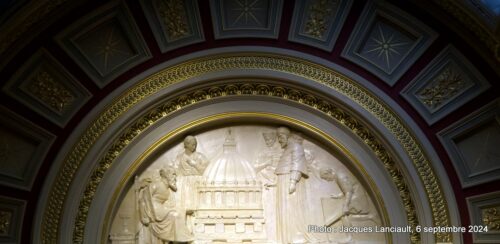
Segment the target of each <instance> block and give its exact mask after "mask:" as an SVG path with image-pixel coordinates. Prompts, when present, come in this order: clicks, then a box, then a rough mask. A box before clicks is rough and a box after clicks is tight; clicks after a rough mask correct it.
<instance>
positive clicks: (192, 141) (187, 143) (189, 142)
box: [184, 136, 198, 153]
mask: <svg viewBox="0 0 500 244" xmlns="http://www.w3.org/2000/svg"><path fill="white" fill-rule="evenodd" d="M197 144H198V143H197V142H196V138H195V137H194V136H186V138H184V149H185V150H186V152H189V153H193V152H194V151H196V145H197Z"/></svg>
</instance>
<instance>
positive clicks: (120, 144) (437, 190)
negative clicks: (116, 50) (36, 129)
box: [41, 54, 452, 243]
mask: <svg viewBox="0 0 500 244" xmlns="http://www.w3.org/2000/svg"><path fill="white" fill-rule="evenodd" d="M231 69H234V70H237V69H257V70H273V71H278V72H284V73H290V74H294V75H298V76H301V77H304V78H306V79H309V80H312V81H316V82H318V83H321V84H323V85H325V86H328V87H330V88H332V89H334V90H336V91H337V92H339V93H341V94H343V95H345V96H347V97H348V98H349V99H351V100H352V101H354V102H356V103H358V104H359V105H360V106H362V107H363V108H365V109H366V110H367V111H369V112H371V113H372V114H373V115H374V116H375V117H376V118H378V119H379V120H380V121H381V123H382V124H384V125H385V126H386V127H387V128H388V129H389V130H390V132H391V133H392V134H394V136H395V137H396V138H397V140H398V141H399V142H400V143H401V145H402V146H403V148H404V149H405V151H406V152H407V153H408V155H409V157H410V158H411V159H412V161H413V163H414V166H415V168H416V169H417V171H418V173H419V175H420V178H421V179H422V182H423V185H424V186H425V190H426V193H427V195H428V198H429V201H430V206H431V210H432V215H433V224H434V225H435V226H449V225H450V217H449V213H448V209H447V203H446V200H445V197H444V194H443V192H442V189H441V186H440V184H439V180H438V179H437V177H436V174H435V172H434V171H433V169H432V166H431V164H430V162H429V160H428V159H427V157H426V156H425V154H424V153H423V149H422V146H421V145H419V144H418V142H417V140H416V139H415V137H414V136H413V135H412V134H411V133H410V132H409V129H408V128H407V127H406V126H405V125H404V124H403V122H402V121H401V120H400V119H399V118H398V117H397V116H396V114H394V112H392V111H391V110H390V108H389V107H387V106H386V105H385V104H383V102H382V101H380V100H379V99H378V98H376V97H375V96H373V95H371V94H370V93H369V92H368V91H367V90H366V89H364V88H363V87H361V86H359V85H357V84H356V82H354V81H352V80H350V79H348V78H347V77H344V76H342V75H340V74H338V73H336V72H334V71H332V70H331V69H328V68H326V67H323V66H320V65H316V64H313V63H310V62H306V61H303V60H299V59H295V58H291V57H285V56H275V55H257V54H253V55H252V54H246V55H243V54H240V55H239V56H214V57H206V58H201V59H197V60H193V61H191V62H186V63H183V64H180V65H176V66H173V67H170V68H167V69H165V70H163V71H160V72H158V73H156V74H154V75H152V76H150V77H149V78H147V79H145V80H143V81H141V82H140V83H139V84H137V85H136V86H134V87H132V88H131V89H130V90H128V91H127V92H126V93H124V94H123V95H121V96H120V97H119V98H118V99H117V100H116V101H115V102H114V103H113V104H111V105H110V106H109V107H108V108H107V109H106V110H105V111H104V112H103V113H102V114H101V116H99V117H98V118H97V119H96V120H95V121H94V123H93V124H92V125H91V126H90V127H89V128H88V129H87V131H86V132H85V133H84V134H83V136H82V137H81V139H80V140H79V141H78V142H77V143H76V145H75V146H74V147H73V149H72V151H71V152H70V153H69V154H68V155H67V157H66V159H65V161H64V164H63V166H62V168H61V170H60V172H59V174H58V176H57V178H56V180H55V183H54V186H53V188H52V189H51V191H50V193H49V194H50V195H49V202H48V205H47V208H46V210H45V214H44V219H43V223H42V233H41V234H42V242H43V243H57V237H58V231H59V230H58V226H59V223H60V221H61V218H62V205H63V203H64V202H65V200H66V196H67V192H68V190H69V186H70V185H71V182H72V179H73V177H74V175H75V173H76V171H77V170H78V168H79V167H80V164H81V163H82V160H83V158H84V157H85V155H86V153H87V152H88V151H89V150H90V148H91V145H93V144H94V142H95V141H97V140H98V139H99V137H100V135H102V134H103V132H104V131H105V130H106V129H107V128H108V127H109V126H110V125H111V124H112V123H113V122H114V121H115V120H116V119H117V118H118V117H120V116H121V115H122V114H123V113H124V112H125V111H127V110H128V109H129V108H131V107H132V106H134V105H135V104H137V103H138V102H139V101H141V100H142V99H144V98H146V97H148V96H150V95H152V94H154V93H156V92H158V91H159V90H160V89H164V88H165V87H168V86H170V85H172V84H174V83H178V82H181V81H183V80H186V79H189V78H192V77H197V76H200V75H203V74H206V73H211V72H217V71H222V70H231ZM238 90H239V93H241V94H238ZM266 91H267V93H268V95H270V96H275V97H282V98H283V99H289V100H293V101H298V102H301V103H303V104H305V105H308V106H310V107H313V108H316V109H318V110H319V111H322V112H324V113H325V114H327V115H329V116H331V117H332V118H334V119H336V120H338V121H339V122H340V123H342V124H344V125H345V126H347V127H348V128H350V129H351V130H352V131H353V132H354V133H355V134H357V135H358V136H359V137H360V138H361V139H362V140H363V141H364V142H365V143H366V144H367V145H368V146H369V147H370V148H371V149H372V150H373V151H374V152H375V153H376V155H377V156H378V157H379V158H380V159H381V161H382V162H383V163H384V166H385V167H386V169H388V172H389V174H390V175H391V176H392V178H393V179H394V181H395V183H396V187H397V189H398V190H399V191H400V193H401V198H402V201H403V204H404V206H405V210H406V214H407V219H408V222H409V223H410V224H411V225H415V224H417V223H418V219H417V216H416V209H415V206H414V204H413V200H412V197H411V193H410V191H409V188H408V186H407V185H406V183H405V181H404V176H403V174H402V172H401V170H400V169H399V168H398V166H397V164H396V163H395V162H394V159H393V158H392V157H391V155H390V154H389V152H388V151H387V150H386V149H385V148H384V146H383V145H382V144H381V143H380V141H379V139H377V138H376V137H375V136H374V135H372V134H371V133H370V132H369V130H367V129H366V128H365V126H364V125H363V124H362V123H361V122H359V121H358V120H357V119H356V118H355V117H354V116H352V115H350V114H348V113H347V112H345V111H342V110H341V109H340V108H337V107H336V106H332V104H331V103H329V102H327V101H321V100H318V99H317V98H315V97H314V96H305V95H306V94H305V93H304V91H298V90H297V92H295V91H294V92H291V91H289V90H287V89H286V88H279V89H278V88H273V89H272V90H269V89H267V88H259V89H257V88H256V87H255V88H250V87H248V86H241V87H240V88H234V87H232V88H231V87H224V89H222V88H221V87H215V88H212V89H208V90H204V92H201V93H200V92H198V93H196V94H195V93H193V94H192V95H191V97H189V96H180V97H177V98H175V100H173V101H170V102H167V103H165V104H162V105H161V106H160V107H158V108H155V109H154V110H152V111H151V112H149V113H147V114H145V116H144V117H143V118H141V119H139V120H138V121H136V123H135V124H133V125H132V126H131V127H130V128H128V129H126V131H125V132H124V133H123V134H122V135H121V136H120V137H119V139H118V140H117V141H115V143H113V144H112V146H111V147H110V148H109V149H108V151H107V153H106V154H105V156H104V157H103V158H102V159H101V160H100V161H99V164H98V166H97V168H96V169H95V170H94V172H93V174H92V176H91V179H90V181H89V182H88V185H87V187H86V189H85V194H84V196H83V198H82V199H81V201H80V206H79V211H78V214H77V220H76V225H75V228H74V233H73V240H74V242H75V243H82V242H83V233H84V226H85V221H86V214H87V213H88V208H89V206H90V204H91V201H92V198H93V194H92V193H93V192H95V190H96V189H97V186H98V184H99V182H100V181H101V180H102V178H103V176H104V172H105V171H106V170H107V169H108V168H109V167H110V166H111V163H112V162H113V160H114V159H115V158H116V157H117V156H118V155H119V154H120V152H121V151H122V150H123V149H124V148H125V147H126V146H127V144H128V143H130V141H132V140H133V139H134V138H135V137H136V136H137V135H139V134H140V133H141V131H142V130H144V129H145V128H147V127H148V126H150V125H152V124H153V123H154V122H155V121H156V120H158V119H160V118H161V117H164V116H167V115H168V114H169V113H171V112H173V111H175V110H178V109H181V108H182V107H184V106H187V105H190V104H193V103H196V102H199V101H204V100H206V99H212V98H216V97H220V96H227V94H228V93H229V94H232V93H234V92H236V96H239V95H247V93H249V92H250V93H251V94H252V95H258V94H259V93H264V94H265V93H266ZM269 91H272V92H269ZM269 93H270V94H269ZM248 95H250V94H248ZM419 240H420V235H419V234H418V233H413V234H411V241H412V242H414V243H418V242H419ZM436 241H437V242H451V241H452V236H451V234H450V233H437V234H436Z"/></svg>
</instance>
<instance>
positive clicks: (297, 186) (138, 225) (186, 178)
mask: <svg viewBox="0 0 500 244" xmlns="http://www.w3.org/2000/svg"><path fill="white" fill-rule="evenodd" d="M381 224H382V223H381V219H380V215H379V213H378V212H377V210H376V207H375V206H374V203H373V202H372V200H371V198H370V197H368V194H367V192H366V190H365V188H364V187H363V186H362V184H361V182H360V181H359V180H358V179H357V178H356V177H355V176H354V175H353V174H352V173H351V172H350V171H349V170H348V169H347V168H346V167H345V166H344V165H343V163H342V162H341V161H339V159H337V158H336V156H335V155H333V154H331V153H330V152H328V151H327V150H326V149H325V148H324V147H322V146H321V145H319V144H317V142H314V141H311V140H309V139H308V138H307V137H304V136H303V135H302V134H300V133H296V132H295V131H293V130H290V129H289V128H287V127H279V126H278V127H274V126H262V125H239V126H231V127H224V128H218V129H212V130H209V131H205V132H202V133H199V134H196V135H189V136H185V137H184V139H183V140H182V141H180V142H178V143H177V144H175V145H172V146H171V147H169V148H167V149H166V150H165V152H164V153H162V154H160V155H159V156H157V157H156V159H155V160H154V161H153V162H152V163H151V164H150V165H149V166H148V167H147V168H145V169H143V170H142V171H141V172H138V174H137V175H136V176H135V180H134V183H133V186H132V187H131V188H130V189H128V190H127V191H126V193H125V195H124V198H123V200H122V202H121V203H120V204H119V207H118V210H117V213H116V215H115V217H114V220H113V224H112V227H111V233H110V240H111V243H121V242H120V241H129V242H131V243H150V242H154V241H166V240H169V241H178V242H194V243H211V242H228V243H238V242H252V243H299V242H300V241H302V242H300V243H303V242H307V243H327V242H328V243H331V242H333V241H338V242H342V241H344V242H345V243H357V242H362V243H385V242H386V240H385V235H384V234H383V233H339V232H337V233H334V231H330V233H321V232H322V231H321V230H320V228H331V229H330V230H333V229H335V230H336V229H337V228H339V227H340V226H355V227H371V228H375V226H380V225H381ZM323 232H324V231H323Z"/></svg>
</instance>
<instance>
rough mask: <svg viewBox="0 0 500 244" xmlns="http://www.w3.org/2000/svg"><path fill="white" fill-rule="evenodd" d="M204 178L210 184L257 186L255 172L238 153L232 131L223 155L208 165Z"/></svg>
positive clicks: (228, 134)
mask: <svg viewBox="0 0 500 244" xmlns="http://www.w3.org/2000/svg"><path fill="white" fill-rule="evenodd" d="M203 176H204V178H205V180H206V183H208V184H215V185H228V184H234V185H242V184H243V185H248V184H256V176H255V171H254V169H253V167H252V165H250V163H249V162H248V161H247V160H246V159H244V158H242V157H241V156H240V154H239V153H238V151H237V149H236V141H235V138H234V135H233V134H232V132H231V129H229V130H228V132H227V136H226V139H225V141H224V145H223V151H222V153H221V154H220V155H219V156H218V157H216V158H215V159H214V160H213V161H212V162H211V163H210V165H208V167H207V169H206V170H205V173H204V174H203Z"/></svg>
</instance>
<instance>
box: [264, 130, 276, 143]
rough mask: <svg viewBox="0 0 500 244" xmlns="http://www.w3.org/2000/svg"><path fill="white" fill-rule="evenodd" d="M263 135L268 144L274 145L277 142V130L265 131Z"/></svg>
mask: <svg viewBox="0 0 500 244" xmlns="http://www.w3.org/2000/svg"><path fill="white" fill-rule="evenodd" d="M262 137H264V141H265V142H266V146H268V147H272V146H273V145H274V143H275V142H276V132H274V131H273V132H264V133H262Z"/></svg>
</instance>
